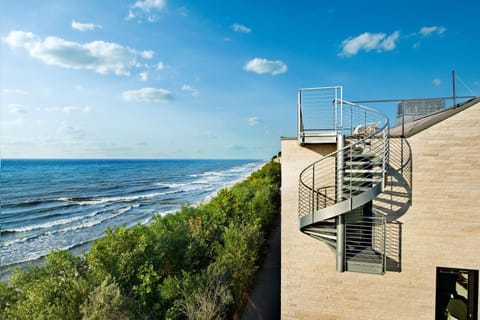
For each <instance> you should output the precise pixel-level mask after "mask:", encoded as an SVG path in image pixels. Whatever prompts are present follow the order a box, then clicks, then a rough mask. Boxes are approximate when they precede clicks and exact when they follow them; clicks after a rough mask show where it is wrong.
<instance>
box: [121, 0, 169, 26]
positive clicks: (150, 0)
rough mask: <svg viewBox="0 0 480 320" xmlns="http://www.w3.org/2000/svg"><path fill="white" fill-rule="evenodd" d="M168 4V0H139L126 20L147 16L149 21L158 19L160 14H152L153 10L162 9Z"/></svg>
mask: <svg viewBox="0 0 480 320" xmlns="http://www.w3.org/2000/svg"><path fill="white" fill-rule="evenodd" d="M166 6H167V0H137V2H135V3H134V4H133V5H132V6H131V7H130V10H129V11H128V15H127V16H126V17H125V20H132V19H134V18H142V17H146V18H147V20H148V21H149V22H156V21H158V16H156V15H155V14H151V12H153V11H156V12H158V11H162V10H163V9H165V8H166Z"/></svg>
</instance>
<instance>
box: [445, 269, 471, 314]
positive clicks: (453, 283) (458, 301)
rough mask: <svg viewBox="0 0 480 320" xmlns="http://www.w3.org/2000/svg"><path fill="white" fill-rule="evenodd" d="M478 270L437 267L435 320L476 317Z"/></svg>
mask: <svg viewBox="0 0 480 320" xmlns="http://www.w3.org/2000/svg"><path fill="white" fill-rule="evenodd" d="M477 308H478V270H467V269H452V268H443V267H437V289H436V300H435V319H436V320H475V319H477V317H478V310H477Z"/></svg>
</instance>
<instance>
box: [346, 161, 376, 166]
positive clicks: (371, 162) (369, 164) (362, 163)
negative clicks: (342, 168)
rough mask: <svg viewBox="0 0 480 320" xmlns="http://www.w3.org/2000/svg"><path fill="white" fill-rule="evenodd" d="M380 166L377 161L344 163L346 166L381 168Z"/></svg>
mask: <svg viewBox="0 0 480 320" xmlns="http://www.w3.org/2000/svg"><path fill="white" fill-rule="evenodd" d="M382 164H383V163H382V162H378V161H349V160H346V161H345V165H346V166H381V165H382Z"/></svg>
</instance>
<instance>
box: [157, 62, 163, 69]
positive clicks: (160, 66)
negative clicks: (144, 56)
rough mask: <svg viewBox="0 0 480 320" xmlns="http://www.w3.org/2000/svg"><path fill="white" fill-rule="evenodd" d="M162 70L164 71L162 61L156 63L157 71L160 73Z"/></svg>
mask: <svg viewBox="0 0 480 320" xmlns="http://www.w3.org/2000/svg"><path fill="white" fill-rule="evenodd" d="M163 69H165V64H164V63H163V62H162V61H160V62H158V64H157V70H158V71H160V70H163Z"/></svg>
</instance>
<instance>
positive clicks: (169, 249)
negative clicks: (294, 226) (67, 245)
mask: <svg viewBox="0 0 480 320" xmlns="http://www.w3.org/2000/svg"><path fill="white" fill-rule="evenodd" d="M279 211H280V165H279V164H278V163H275V162H273V161H272V162H269V163H267V164H266V165H264V166H263V167H262V168H261V169H260V170H258V171H256V172H254V173H253V174H251V175H250V176H249V177H248V178H247V179H245V180H244V181H242V182H240V183H238V184H236V185H235V186H233V187H232V188H228V189H223V190H221V191H220V192H219V193H218V195H216V196H215V197H214V198H212V200H211V201H209V202H208V203H204V204H201V205H198V206H195V207H193V206H184V207H182V208H181V210H179V211H178V212H177V213H175V214H169V215H165V216H155V218H154V219H153V221H152V223H150V224H149V225H146V226H144V225H137V226H136V227H134V228H130V229H127V228H116V229H113V230H112V229H109V230H107V231H106V234H105V237H104V238H102V239H100V240H97V241H95V242H94V243H93V245H92V247H91V249H90V250H89V252H88V253H86V254H84V255H81V256H74V255H72V254H71V253H70V252H68V251H54V252H52V253H50V254H49V255H48V256H47V257H46V259H45V263H44V264H42V265H41V266H30V267H28V268H26V269H16V270H14V271H13V272H12V274H11V275H10V277H9V279H8V282H7V283H1V282H0V319H225V318H231V317H232V316H233V315H234V314H235V313H236V312H238V311H239V310H240V308H241V307H242V305H243V303H244V302H245V297H246V294H247V293H248V291H249V289H250V288H251V286H252V284H253V281H254V280H255V275H256V273H257V271H258V269H259V266H260V263H261V260H262V257H263V256H264V255H265V253H266V241H265V240H266V237H267V236H268V233H269V231H270V230H271V229H272V226H273V224H274V223H275V221H276V219H277V218H278V215H279Z"/></svg>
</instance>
